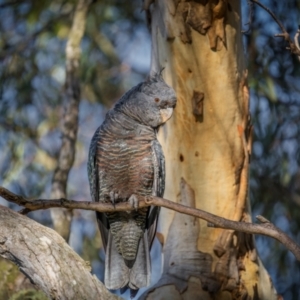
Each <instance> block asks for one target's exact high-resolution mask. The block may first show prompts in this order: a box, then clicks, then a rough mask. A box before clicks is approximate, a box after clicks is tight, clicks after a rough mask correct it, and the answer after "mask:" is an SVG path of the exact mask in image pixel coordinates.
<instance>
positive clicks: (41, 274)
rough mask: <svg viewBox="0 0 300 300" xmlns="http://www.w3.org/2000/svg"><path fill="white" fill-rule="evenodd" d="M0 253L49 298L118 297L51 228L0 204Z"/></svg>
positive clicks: (88, 298)
mask: <svg viewBox="0 0 300 300" xmlns="http://www.w3.org/2000/svg"><path fill="white" fill-rule="evenodd" d="M0 228H1V231H0V255H1V256H2V257H4V258H6V259H8V260H10V261H12V262H13V263H15V264H16V265H17V266H18V267H19V269H20V271H21V272H22V273H24V274H25V275H26V276H27V277H28V278H29V279H30V281H31V282H32V283H33V284H35V285H37V286H38V287H39V288H40V289H41V290H43V291H44V292H45V294H46V295H47V296H48V297H49V298H50V299H56V300H57V299H68V300H69V299H74V300H75V299H76V300H77V299H87V300H90V299H120V298H119V297H117V296H115V295H112V294H111V293H110V292H109V291H108V290H107V289H106V288H105V286H104V285H103V284H102V283H101V282H100V281H99V280H98V279H97V278H96V276H95V275H92V274H91V273H90V266H89V265H88V264H87V263H86V262H85V261H83V260H82V259H81V258H80V257H79V256H78V255H77V254H76V253H75V252H74V251H73V250H72V249H71V248H70V246H69V245H68V244H67V243H66V242H65V241H64V239H63V238H62V237H61V236H60V235H59V234H57V233H56V232H55V231H53V230H52V229H49V228H47V227H45V226H43V225H40V224H38V223H37V222H35V221H33V220H31V219H29V218H27V217H25V216H22V215H20V214H18V213H16V212H14V211H12V210H10V209H8V208H6V207H4V206H1V205H0Z"/></svg>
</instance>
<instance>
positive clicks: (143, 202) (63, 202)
mask: <svg viewBox="0 0 300 300" xmlns="http://www.w3.org/2000/svg"><path fill="white" fill-rule="evenodd" d="M0 196H1V197H3V198H4V199H6V200H7V201H9V202H13V203H16V204H18V205H20V206H23V207H25V210H23V213H28V212H29V211H34V210H39V209H47V208H52V207H64V208H68V209H85V210H93V211H98V212H113V211H126V210H132V207H131V205H130V204H129V203H128V202H122V203H118V204H116V205H115V207H114V206H113V205H112V204H110V203H95V202H88V201H74V200H67V199H64V198H61V199H53V200H46V199H38V200H27V199H26V198H24V197H22V196H18V195H16V194H14V193H12V192H10V191H8V190H7V189H5V188H3V187H0ZM149 205H155V206H161V207H165V208H169V209H172V210H174V211H177V212H179V213H183V214H187V215H190V216H194V217H197V218H200V219H203V220H206V221H207V222H209V225H210V226H211V224H214V227H218V228H224V229H231V230H236V231H240V232H245V233H251V234H262V235H265V236H269V237H272V238H274V239H276V240H278V241H279V242H281V243H282V244H283V245H285V246H286V247H287V248H288V249H289V250H290V251H291V252H292V253H293V254H294V255H295V257H296V258H297V260H299V261H300V247H299V245H297V243H295V242H294V241H293V240H292V239H291V238H290V237H289V236H288V235H287V234H285V233H284V232H283V231H281V230H280V229H279V228H277V227H276V226H275V225H274V224H272V223H270V222H269V221H268V220H266V219H265V218H263V217H262V216H258V217H257V219H258V220H259V221H260V222H262V224H254V223H246V222H236V221H231V220H227V219H224V218H222V217H219V216H216V215H214V214H211V213H208V212H205V211H203V210H201V209H196V208H192V207H187V206H184V205H181V204H179V203H175V202H172V201H170V200H167V199H163V198H159V197H140V201H139V207H145V206H149ZM211 227H213V226H211Z"/></svg>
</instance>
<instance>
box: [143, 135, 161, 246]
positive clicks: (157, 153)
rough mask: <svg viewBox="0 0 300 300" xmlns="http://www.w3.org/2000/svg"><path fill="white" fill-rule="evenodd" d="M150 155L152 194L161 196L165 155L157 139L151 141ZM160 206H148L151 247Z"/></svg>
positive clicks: (149, 242) (149, 241)
mask: <svg viewBox="0 0 300 300" xmlns="http://www.w3.org/2000/svg"><path fill="white" fill-rule="evenodd" d="M152 155H153V166H154V180H153V188H152V195H153V196H158V197H163V195H164V191H165V157H164V154H163V151H162V148H161V145H160V144H159V142H158V141H157V140H154V141H153V142H152ZM159 212H160V207H158V206H150V208H149V212H148V218H147V225H146V228H147V230H148V244H149V247H150V249H151V246H152V243H153V240H154V237H155V233H156V227H157V222H158V216H159Z"/></svg>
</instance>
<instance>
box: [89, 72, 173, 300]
mask: <svg viewBox="0 0 300 300" xmlns="http://www.w3.org/2000/svg"><path fill="white" fill-rule="evenodd" d="M175 105H176V95H175V92H174V90H173V88H171V87H170V86H168V85H167V84H166V83H165V82H164V80H163V78H162V77H161V75H160V74H156V75H154V76H152V77H150V78H149V79H148V80H147V81H145V82H142V83H140V84H138V85H137V86H135V87H133V88H132V89H131V90H129V91H128V92H127V93H125V94H124V95H123V96H122V97H121V99H120V100H119V101H118V102H117V103H116V105H115V106H114V108H113V109H111V110H110V111H108V113H107V115H106V117H105V120H104V122H103V124H102V125H101V126H100V127H99V128H98V129H97V130H96V132H95V134H94V136H93V138H92V141H91V145H90V150H89V159H88V176H89V182H90V190H91V196H92V200H93V201H96V202H104V203H112V204H113V205H115V204H116V203H118V202H122V201H129V202H130V203H131V205H132V207H134V208H136V209H135V210H132V211H126V212H112V213H99V212H97V213H96V216H97V221H98V225H99V229H100V233H101V238H102V242H103V246H104V249H105V253H106V257H105V280H104V282H105V286H106V287H107V288H108V289H112V290H115V289H123V290H124V289H126V288H128V287H129V288H130V289H131V291H132V294H131V295H134V294H135V293H134V291H137V290H138V289H139V288H141V287H145V286H148V285H149V284H150V278H151V265H150V249H151V245H152V242H153V239H154V236H155V233H156V227H157V221H158V215H159V210H160V209H159V208H158V207H153V206H151V207H145V208H138V197H137V196H138V195H141V196H158V197H163V194H164V188H165V159H164V154H163V151H162V148H161V145H160V144H159V142H158V140H157V138H156V133H157V130H158V128H159V126H160V125H162V124H163V123H165V122H166V121H167V120H168V119H169V118H170V117H171V116H172V113H173V109H174V107H175Z"/></svg>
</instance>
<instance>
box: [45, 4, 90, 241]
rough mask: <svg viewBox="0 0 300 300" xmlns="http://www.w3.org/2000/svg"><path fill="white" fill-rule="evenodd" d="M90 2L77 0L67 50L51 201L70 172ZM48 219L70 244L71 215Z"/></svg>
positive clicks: (62, 194)
mask: <svg viewBox="0 0 300 300" xmlns="http://www.w3.org/2000/svg"><path fill="white" fill-rule="evenodd" d="M91 2H92V1H91V0H88V1H86V0H79V1H78V4H77V7H76V10H75V14H74V19H73V24H72V28H71V31H70V34H69V38H68V42H67V46H66V85H65V106H64V109H65V112H64V116H63V118H62V129H61V131H62V143H61V148H60V151H59V155H58V159H57V167H56V169H55V171H54V174H53V179H52V189H51V198H66V191H67V181H68V175H69V171H70V169H71V168H72V166H73V163H74V159H75V149H76V147H75V145H76V138H77V130H78V114H79V102H80V81H79V75H78V72H79V65H80V64H79V60H80V42H81V39H82V36H83V33H84V30H85V22H86V15H87V12H88V8H89V5H90V4H91ZM51 217H52V221H53V225H54V228H55V230H56V231H57V232H58V233H59V234H60V235H61V236H62V237H63V238H64V239H65V240H67V241H68V240H69V236H70V226H71V221H72V211H71V210H66V209H57V208H53V209H52V210H51Z"/></svg>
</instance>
